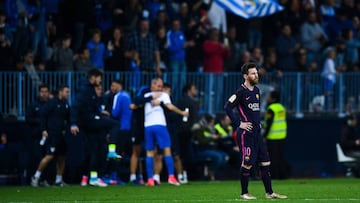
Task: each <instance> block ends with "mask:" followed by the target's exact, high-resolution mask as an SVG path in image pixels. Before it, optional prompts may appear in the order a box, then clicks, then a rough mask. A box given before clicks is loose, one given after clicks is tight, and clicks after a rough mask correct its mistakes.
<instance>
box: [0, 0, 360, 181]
mask: <svg viewBox="0 0 360 203" xmlns="http://www.w3.org/2000/svg"><path fill="white" fill-rule="evenodd" d="M279 3H280V4H282V5H283V6H284V10H283V11H281V12H278V13H276V14H274V15H271V16H267V17H263V18H254V19H243V18H241V17H239V16H236V15H234V14H232V13H229V12H226V11H225V10H223V9H222V8H221V7H219V6H218V5H217V4H216V3H214V2H213V1H211V0H210V1H206V0H191V1H189V0H188V1H184V0H182V1H180V0H178V1H177V0H164V1H161V0H128V1H120V0H103V1H100V0H76V1H71V0H6V1H5V0H3V1H1V3H0V8H1V10H0V40H1V46H0V71H26V72H28V73H29V75H30V76H31V79H32V80H35V81H36V83H33V84H36V86H35V87H34V88H38V89H39V90H40V91H39V94H40V98H39V101H36V102H37V104H38V105H39V106H36V105H35V106H32V107H33V108H31V107H29V108H28V109H27V112H28V113H29V111H30V110H34V111H35V113H36V111H37V113H38V115H37V117H36V116H35V118H34V120H31V119H30V120H28V118H29V117H27V122H28V124H30V125H32V124H36V125H38V126H37V127H35V128H32V131H33V133H34V135H33V137H32V139H34V140H31V141H29V140H27V141H29V142H30V143H31V146H30V148H31V151H33V150H35V152H33V153H34V154H35V155H34V154H32V155H34V156H37V159H39V156H40V155H39V154H38V153H40V154H42V153H41V152H39V151H41V150H42V147H41V146H39V141H40V139H41V135H42V134H43V133H42V132H41V131H39V130H40V128H39V127H40V113H39V112H40V110H41V107H40V104H42V105H44V104H45V103H46V102H45V101H47V100H48V98H49V97H47V96H44V98H45V100H44V101H42V99H44V98H41V88H42V87H44V84H42V81H41V78H40V77H39V76H38V75H37V73H38V72H42V71H90V70H93V68H95V69H100V70H101V71H102V72H105V71H129V72H141V73H143V74H146V73H157V74H158V76H160V77H161V76H162V74H163V73H164V72H171V73H174V79H173V81H177V82H174V83H173V84H175V85H176V86H174V87H171V88H172V91H183V94H184V95H183V97H185V98H183V97H182V98H180V99H179V102H175V103H176V104H177V105H178V104H179V107H181V108H182V109H181V110H184V109H185V108H189V107H190V106H188V105H190V104H192V105H193V106H194V108H193V109H190V115H189V120H188V121H187V122H185V124H184V122H182V121H181V117H179V116H175V121H176V122H169V123H171V124H172V125H168V128H169V131H170V136H172V137H173V135H183V136H176V137H178V138H179V139H182V140H179V141H173V142H174V143H178V144H180V145H181V147H178V148H180V149H185V150H184V151H185V152H181V150H180V151H177V150H178V149H177V150H176V147H175V148H174V149H175V150H173V155H174V164H175V171H176V173H177V175H178V176H177V178H178V180H179V181H180V182H181V183H185V182H186V176H187V173H186V170H191V168H192V166H193V163H194V162H193V161H194V160H191V159H190V158H191V157H192V156H193V155H194V154H196V156H195V157H198V160H197V163H200V164H201V166H202V167H204V168H205V169H206V170H205V173H202V175H205V176H206V177H207V178H209V179H211V180H213V179H216V178H218V176H219V174H218V173H217V172H218V170H219V168H221V167H224V165H226V163H227V162H229V163H231V165H232V166H234V167H237V168H238V167H239V166H238V164H239V161H238V160H236V158H237V157H238V156H237V154H238V150H239V149H237V148H236V146H235V145H234V143H233V142H232V140H231V139H229V138H230V137H231V136H232V129H231V127H230V123H229V120H228V118H226V116H224V115H220V116H219V118H216V119H215V118H214V117H213V116H211V115H207V114H206V115H204V116H203V117H200V115H198V111H197V110H198V108H199V107H198V106H196V104H194V101H195V103H196V96H197V95H196V94H197V92H196V87H195V86H193V85H185V84H186V78H185V74H179V75H177V74H176V73H184V72H206V73H223V72H240V67H241V65H242V64H243V63H246V62H249V61H252V62H255V63H256V64H257V65H258V67H260V69H259V74H260V76H265V75H270V74H271V75H275V76H276V77H281V75H282V72H291V71H293V72H294V71H302V72H321V73H322V74H321V75H322V76H323V77H324V79H325V81H326V83H325V86H324V88H325V89H324V90H325V91H327V92H329V94H330V93H331V91H332V87H333V84H334V83H335V82H336V74H337V73H338V72H345V71H358V70H359V67H360V59H359V51H360V49H359V48H360V41H359V40H360V20H359V18H360V1H358V0H343V1H336V0H324V1H317V0H309V1H300V0H281V1H279ZM225 59H226V60H225ZM77 82H79V83H80V82H81V81H77ZM115 83H116V84H120V85H122V83H121V82H119V81H118V82H116V81H115ZM116 84H115V85H116ZM59 85H61V84H59ZM142 85H145V84H142ZM147 85H150V84H147ZM96 87H97V88H100V87H99V84H98V85H96ZM51 88H55V87H51ZM122 88H124V89H125V90H126V87H121V88H120V89H118V88H115V90H114V92H112V93H108V94H103V93H101V91H102V90H98V91H100V93H99V94H97V97H96V100H99V101H100V100H103V99H102V98H103V97H105V98H106V99H104V101H106V102H107V103H106V104H102V105H101V104H100V105H99V106H98V108H101V107H102V106H103V107H104V109H102V110H105V109H106V111H107V112H108V115H107V116H113V117H114V115H112V113H111V111H112V107H113V106H112V105H110V104H112V102H113V100H112V97H111V96H109V95H113V96H114V95H115V94H116V93H118V92H119V91H122ZM137 88H138V89H139V92H141V87H140V86H139V87H137ZM148 88H149V87H148ZM47 91H49V87H48V89H47ZM79 91H80V90H79ZM94 91H95V90H94ZM141 94H142V93H141ZM57 95H58V92H55V93H53V96H54V97H57ZM107 97H110V99H109V98H107ZM142 97H144V96H143V95H142ZM182 99H183V100H182ZM131 100H132V103H133V104H134V105H135V106H136V102H137V100H136V98H131ZM109 101H111V102H109ZM181 102H184V103H185V104H182V105H180V104H181ZM186 102H190V104H189V103H186ZM191 102H192V103H191ZM142 105H143V104H142ZM159 105H161V104H159ZM162 108H163V109H165V108H166V107H163V106H162ZM135 109H136V108H135ZM135 109H133V111H134V112H133V113H134V114H135ZM33 113H34V112H33ZM140 114H143V111H140ZM28 115H30V114H28ZM101 116H105V115H101ZM171 117H172V115H171V113H166V118H167V119H171ZM117 119H119V118H117ZM65 120H66V121H67V122H71V121H70V118H66V119H64V121H65ZM36 122H37V123H36ZM42 122H45V121H42ZM132 122H133V121H132ZM179 123H180V124H179ZM67 124H69V123H67ZM71 124H72V123H71ZM174 124H175V127H174ZM176 124H179V125H184V126H183V128H181V130H180V131H179V132H176V130H175V132H174V129H176ZM132 127H133V126H132ZM171 128H174V129H171ZM36 130H38V132H35V131H36ZM68 130H69V129H68ZM72 130H74V132H75V131H76V129H72ZM78 130H79V129H78ZM122 130H124V129H122ZM126 130H127V129H126ZM132 130H134V129H132ZM79 132H81V127H80V131H79ZM109 132H110V131H107V132H101V133H102V134H103V135H104V136H103V137H102V138H104V139H101V140H100V141H101V144H102V145H99V146H98V147H99V148H98V154H96V155H89V156H90V157H92V158H93V157H94V156H99V157H100V158H98V160H97V161H98V162H99V163H100V162H101V163H100V164H98V165H101V167H100V166H97V165H96V164H95V165H94V162H92V161H94V160H92V158H90V160H92V161H89V162H90V165H91V166H82V167H84V168H85V169H81V170H82V171H81V173H84V174H81V175H84V176H83V179H82V183H83V182H84V181H86V182H88V181H87V179H86V178H87V177H86V176H88V175H90V180H89V181H90V182H89V183H91V178H92V176H94V177H95V174H94V173H91V174H90V173H89V174H85V172H84V171H85V170H90V168H91V167H96V170H97V171H98V172H99V177H103V178H104V180H108V181H105V182H99V181H97V182H92V183H93V185H97V186H105V185H107V184H112V183H116V184H121V183H122V182H123V180H120V179H119V177H118V175H116V173H112V172H111V169H108V168H106V167H105V168H102V167H104V166H108V165H116V166H117V165H119V163H118V162H116V161H115V162H111V161H109V163H110V162H111V164H109V163H107V161H106V156H107V155H106V153H107V152H108V151H109V152H113V151H114V148H113V147H114V145H111V144H114V143H112V141H111V138H109V137H106V135H107V133H109ZM130 134H131V133H130ZM129 137H131V136H128V137H127V138H129ZM74 139H75V138H74ZM130 140H131V139H129V140H128V141H126V143H127V144H123V143H121V146H119V147H118V148H116V150H118V151H116V153H115V156H110V157H109V158H111V159H112V158H120V156H122V157H123V159H122V161H121V162H126V161H125V159H126V157H127V158H128V159H129V160H128V163H126V165H127V167H129V165H131V160H133V161H134V160H135V161H136V162H137V163H139V167H138V168H141V159H140V161H138V159H139V158H140V157H143V155H141V153H140V152H139V151H138V150H136V149H134V147H133V144H134V143H135V142H134V141H133V143H131V142H130ZM100 141H99V142H100ZM6 143H7V136H6V133H4V134H3V135H2V136H1V145H0V146H1V147H2V148H0V150H4V149H6ZM23 144H24V143H23ZM25 144H26V143H25ZM28 144H29V143H27V147H29V145H28ZM98 144H99V143H98ZM108 144H109V147H108V148H107V147H105V148H104V146H107V145H108ZM136 144H139V143H136ZM84 145H85V144H84ZM110 145H111V146H112V147H110ZM229 145H231V147H229ZM138 147H139V146H138ZM172 147H173V146H172ZM33 148H36V149H33ZM80 148H81V147H80ZM82 148H84V149H85V148H86V147H85V146H82ZM17 149H21V147H20V148H19V147H18V148H17ZM225 149H226V150H225ZM192 150H195V152H193V151H192ZM15 151H16V150H15ZM84 151H86V150H84ZM0 152H1V153H7V152H6V151H0ZM49 153H50V152H49ZM84 153H85V152H84ZM176 153H180V156H179V157H178V158H179V159H180V160H178V159H177V158H175V157H176V156H175V155H176ZM50 154H51V153H50ZM113 155H114V154H113ZM118 156H119V157H118ZM84 157H85V156H84ZM209 157H210V158H211V159H210V160H209V159H208V158H209ZM32 158H34V157H32ZM32 158H30V159H29V157H27V158H26V157H22V158H21V160H23V162H22V163H21V164H20V165H21V167H22V170H20V171H24V170H25V169H30V170H29V171H28V173H29V174H27V175H26V178H28V179H27V180H25V181H24V183H27V182H28V181H29V178H30V176H32V175H33V174H35V175H34V176H36V178H37V179H38V180H37V182H36V183H34V184H33V185H39V184H40V182H39V178H40V175H41V173H39V172H40V171H39V170H37V171H36V172H35V170H36V169H35V168H36V167H37V166H36V167H34V164H35V165H37V164H38V163H31V164H29V163H28V162H29V161H30V160H37V159H32ZM83 159H87V158H81V160H83ZM154 159H155V162H156V159H157V158H156V157H154ZM181 159H182V160H181ZM234 159H235V160H234ZM38 161H40V160H38ZM86 161H87V160H86ZM86 161H84V162H86ZM177 163H178V165H177ZM179 163H180V164H179ZM29 165H30V166H29ZM181 165H183V166H181ZM111 167H112V166H110V167H109V168H111ZM156 167H157V165H156V164H155V166H154V168H155V169H154V172H155V175H156V173H159V172H160V171H159V170H156ZM160 168H161V167H160ZM129 170H130V171H131V172H129V174H130V177H129V181H132V182H134V183H137V184H138V183H140V184H141V183H142V180H143V178H142V176H141V175H143V172H142V171H141V170H140V171H139V170H138V169H137V167H136V166H133V165H131V166H130V169H129ZM91 171H92V172H93V171H95V169H94V170H91ZM136 173H139V174H136ZM155 175H154V176H155ZM157 175H159V174H157ZM60 176H62V174H57V176H56V181H55V182H59V183H62V178H61V177H60ZM96 177H97V174H96ZM78 178H79V177H78ZM84 178H85V180H84ZM75 179H76V178H75ZM114 180H116V181H114ZM126 180H127V178H126ZM79 182H80V180H79ZM43 184H45V185H46V183H43ZM60 185H62V184H60ZM84 185H85V183H84Z"/></svg>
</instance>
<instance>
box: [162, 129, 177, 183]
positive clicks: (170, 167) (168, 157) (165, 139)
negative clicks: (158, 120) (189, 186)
mask: <svg viewBox="0 0 360 203" xmlns="http://www.w3.org/2000/svg"><path fill="white" fill-rule="evenodd" d="M156 141H157V142H158V145H159V147H160V148H161V149H163V154H164V160H165V164H166V168H167V172H168V183H170V184H172V185H180V183H179V182H178V181H177V180H176V178H175V176H174V160H173V157H172V154H171V148H170V146H171V140H170V135H169V131H168V129H167V128H166V126H156Z"/></svg>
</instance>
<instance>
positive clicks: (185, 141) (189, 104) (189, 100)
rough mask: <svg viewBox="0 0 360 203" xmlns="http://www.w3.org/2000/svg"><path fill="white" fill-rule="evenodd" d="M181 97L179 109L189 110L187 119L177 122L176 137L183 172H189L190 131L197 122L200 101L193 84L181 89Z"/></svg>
mask: <svg viewBox="0 0 360 203" xmlns="http://www.w3.org/2000/svg"><path fill="white" fill-rule="evenodd" d="M182 93H183V95H182V96H181V97H180V99H179V100H178V101H177V106H178V107H179V109H186V108H188V109H189V117H188V119H187V120H186V119H185V120H181V121H180V122H179V127H178V132H177V137H178V139H179V145H180V147H179V148H180V157H181V159H182V161H183V168H184V169H183V170H184V171H186V170H189V169H190V168H191V165H192V163H193V161H194V160H193V153H194V152H193V148H192V141H191V140H192V137H193V134H192V131H191V127H192V126H193V125H194V123H196V122H197V121H198V120H199V115H198V112H199V108H200V101H199V99H198V98H197V94H198V90H197V87H196V85H195V84H193V83H188V84H186V85H184V87H183V89H182Z"/></svg>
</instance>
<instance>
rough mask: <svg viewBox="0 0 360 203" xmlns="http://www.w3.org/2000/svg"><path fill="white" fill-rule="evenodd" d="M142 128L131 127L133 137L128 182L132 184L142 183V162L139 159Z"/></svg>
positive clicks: (142, 134)
mask: <svg viewBox="0 0 360 203" xmlns="http://www.w3.org/2000/svg"><path fill="white" fill-rule="evenodd" d="M144 134H145V132H144V128H143V127H141V128H139V127H136V125H134V127H133V137H132V152H131V158H130V179H129V180H130V182H131V183H133V184H144V181H143V178H142V164H141V161H139V158H140V156H141V152H142V146H141V144H142V143H143V142H144ZM137 169H139V171H140V173H139V178H137V176H136V172H137Z"/></svg>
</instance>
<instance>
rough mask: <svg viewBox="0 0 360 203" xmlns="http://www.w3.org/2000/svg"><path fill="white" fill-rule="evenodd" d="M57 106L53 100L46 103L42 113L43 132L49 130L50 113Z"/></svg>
mask: <svg viewBox="0 0 360 203" xmlns="http://www.w3.org/2000/svg"><path fill="white" fill-rule="evenodd" d="M54 106H56V104H55V100H53V99H51V100H49V101H48V102H46V103H45V104H44V106H43V108H41V111H40V130H41V132H42V131H44V130H47V129H48V126H47V120H48V116H49V114H50V112H51V111H52V109H53V108H54Z"/></svg>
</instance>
